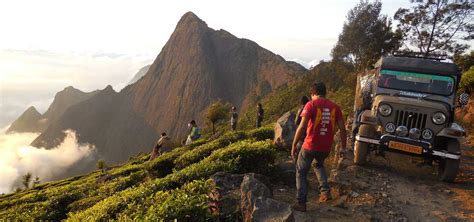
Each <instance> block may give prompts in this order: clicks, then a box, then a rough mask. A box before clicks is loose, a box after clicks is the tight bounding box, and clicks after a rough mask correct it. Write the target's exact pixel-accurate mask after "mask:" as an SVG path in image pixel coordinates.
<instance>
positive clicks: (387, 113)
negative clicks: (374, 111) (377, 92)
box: [379, 104, 392, 116]
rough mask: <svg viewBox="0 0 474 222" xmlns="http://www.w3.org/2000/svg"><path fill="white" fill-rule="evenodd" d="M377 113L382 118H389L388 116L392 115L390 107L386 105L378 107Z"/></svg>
mask: <svg viewBox="0 0 474 222" xmlns="http://www.w3.org/2000/svg"><path fill="white" fill-rule="evenodd" d="M379 113H380V115H382V116H390V114H392V107H391V106H390V105H387V104H382V105H380V106H379Z"/></svg>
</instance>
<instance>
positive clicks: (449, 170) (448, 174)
mask: <svg viewBox="0 0 474 222" xmlns="http://www.w3.org/2000/svg"><path fill="white" fill-rule="evenodd" d="M446 148H447V150H448V151H449V152H459V151H460V150H461V145H460V144H459V141H458V140H455V139H449V140H447V141H446ZM460 162H461V160H460V159H457V160H455V159H443V160H440V161H439V166H438V177H439V179H440V180H441V181H444V182H449V183H452V182H454V179H456V175H457V174H458V170H459V164H460Z"/></svg>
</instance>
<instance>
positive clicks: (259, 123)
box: [256, 103, 264, 128]
mask: <svg viewBox="0 0 474 222" xmlns="http://www.w3.org/2000/svg"><path fill="white" fill-rule="evenodd" d="M263 112H264V111H263V107H262V104H261V103H259V104H258V105H257V124H256V126H257V128H259V127H261V126H262V122H263Z"/></svg>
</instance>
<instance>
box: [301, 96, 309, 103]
mask: <svg viewBox="0 0 474 222" xmlns="http://www.w3.org/2000/svg"><path fill="white" fill-rule="evenodd" d="M308 102H309V98H308V97H307V96H303V97H301V105H306V103H308Z"/></svg>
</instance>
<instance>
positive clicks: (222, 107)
mask: <svg viewBox="0 0 474 222" xmlns="http://www.w3.org/2000/svg"><path fill="white" fill-rule="evenodd" d="M229 109H230V105H229V104H223V103H222V102H221V101H217V102H215V103H213V104H211V105H210V106H209V107H208V108H207V111H206V119H207V120H208V121H209V123H211V126H212V133H213V134H214V133H216V129H215V124H216V123H217V122H218V121H219V120H223V119H226V118H227V116H228V114H229Z"/></svg>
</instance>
